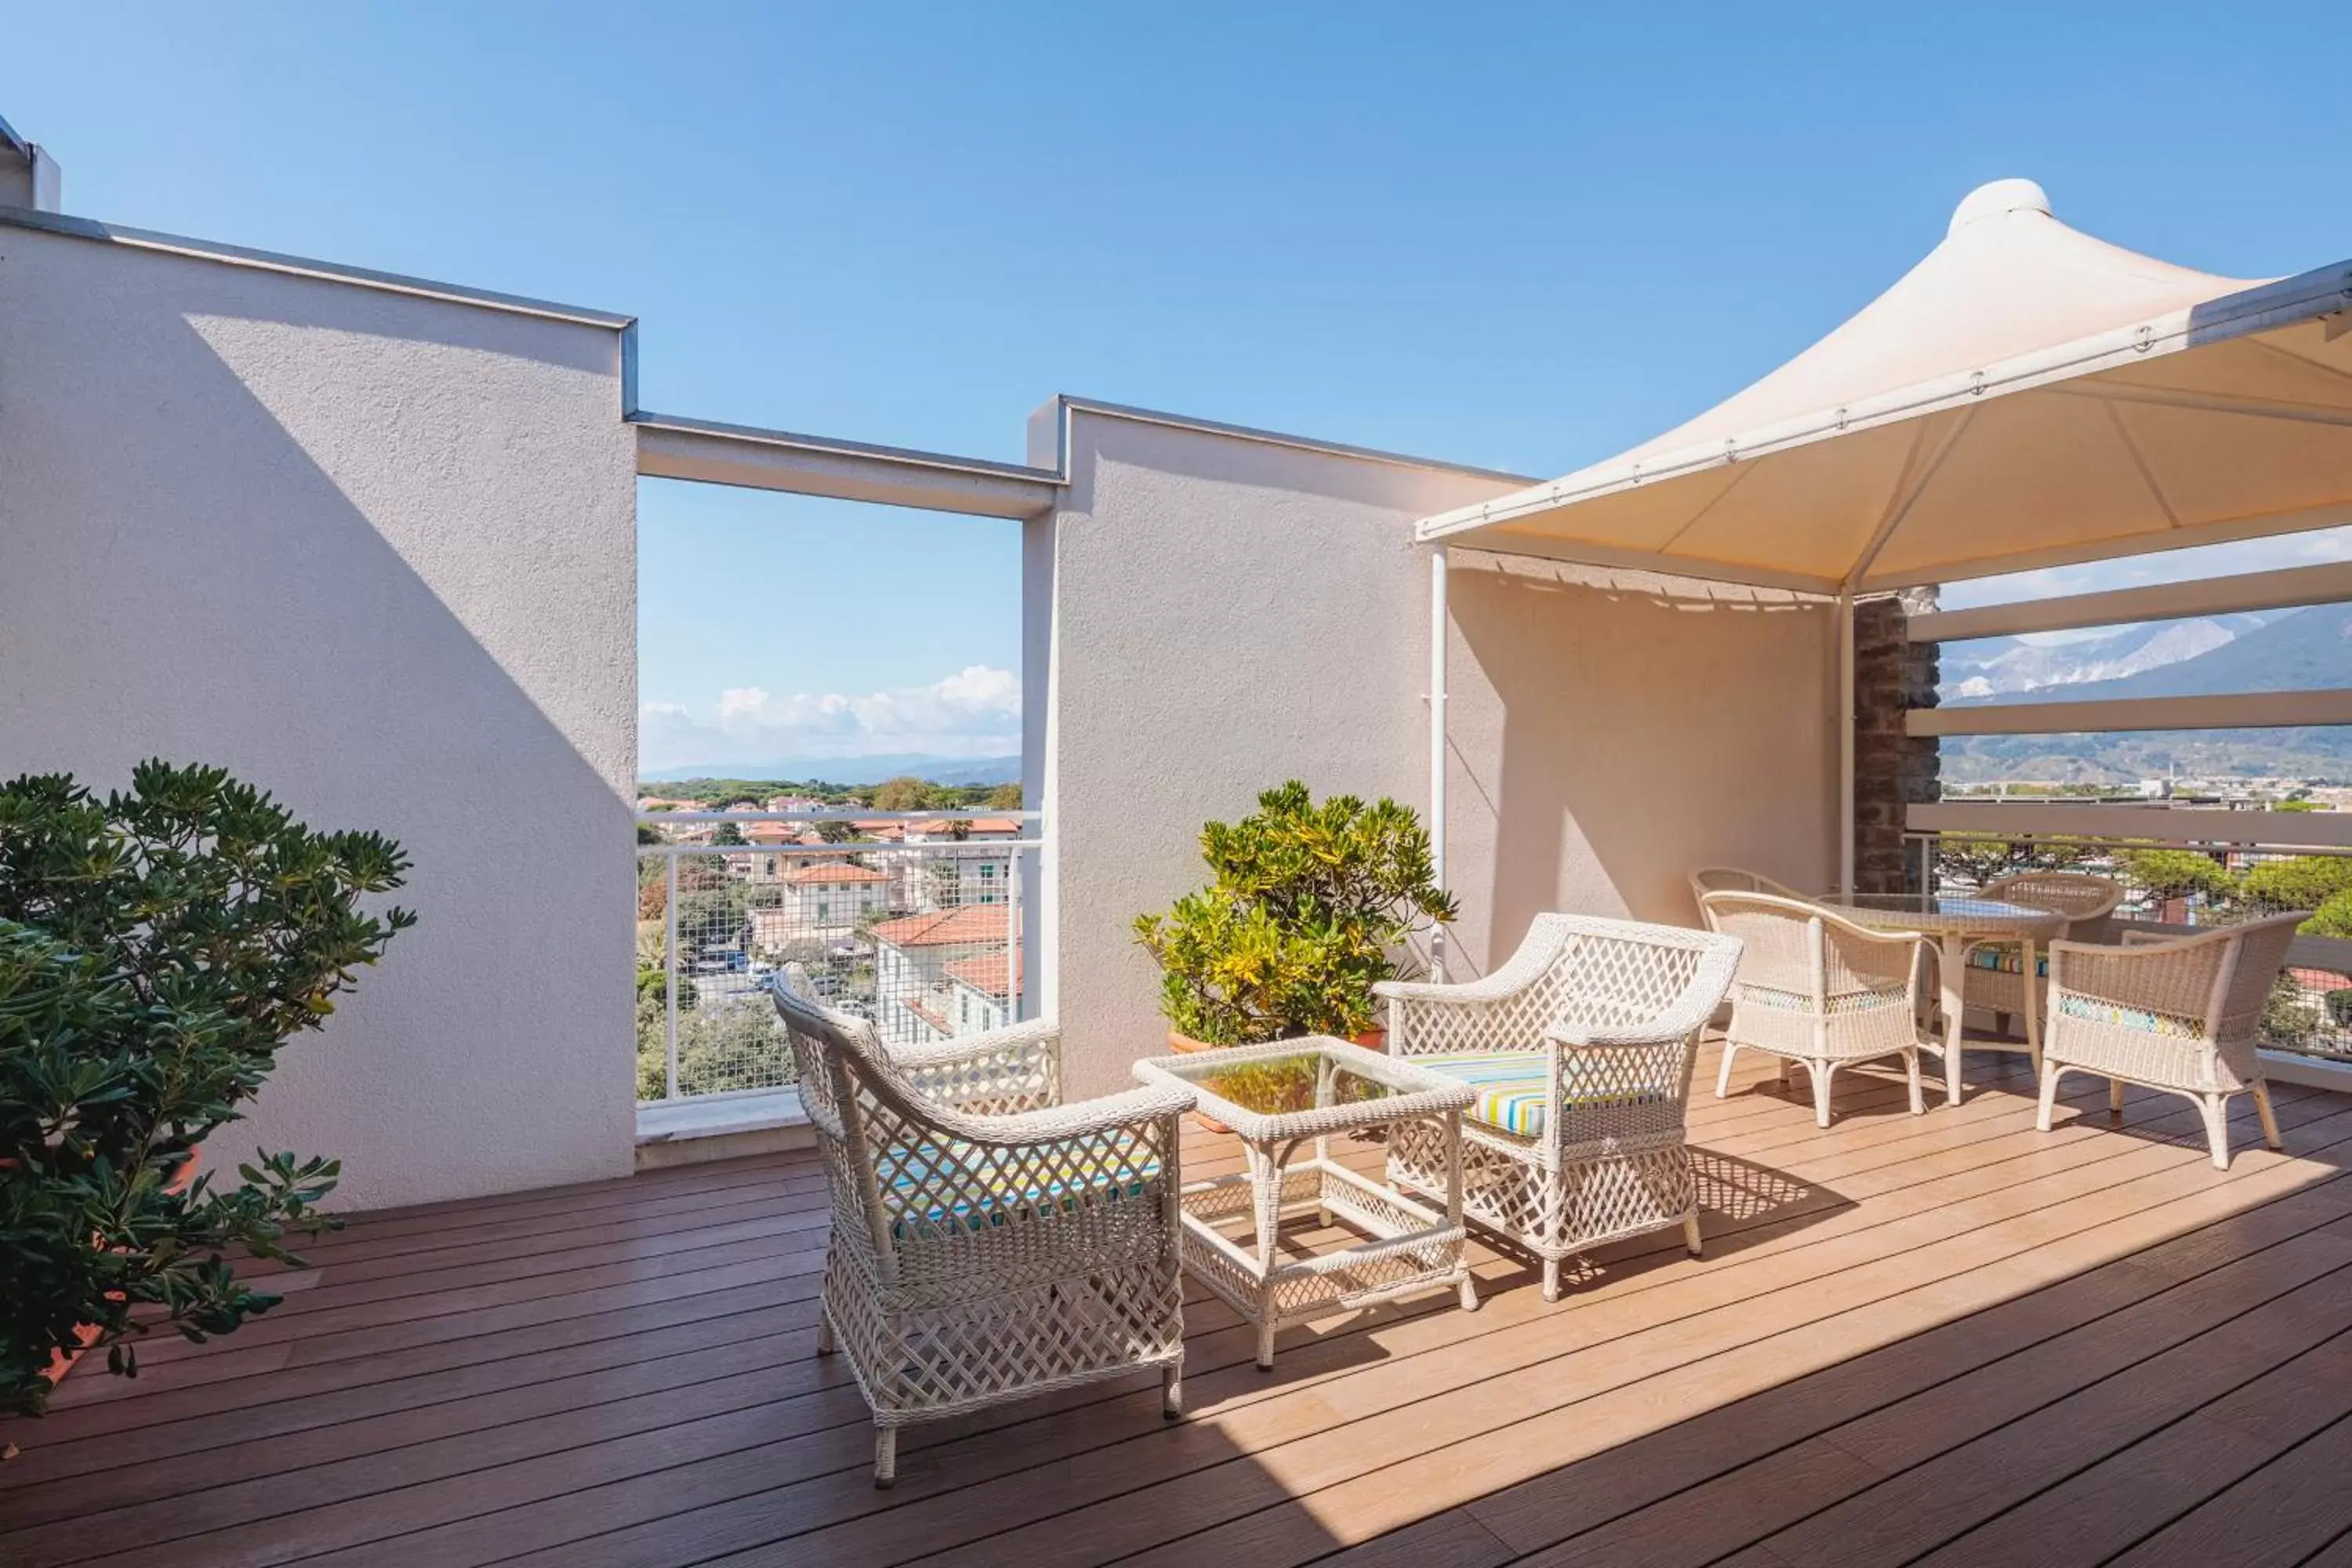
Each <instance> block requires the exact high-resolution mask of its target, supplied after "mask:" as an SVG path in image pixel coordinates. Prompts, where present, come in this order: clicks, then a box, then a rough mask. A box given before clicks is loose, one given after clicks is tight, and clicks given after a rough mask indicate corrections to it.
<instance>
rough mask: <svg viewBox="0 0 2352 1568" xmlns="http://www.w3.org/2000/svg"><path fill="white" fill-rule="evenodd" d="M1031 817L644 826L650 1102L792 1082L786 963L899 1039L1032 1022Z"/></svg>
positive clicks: (1034, 841)
mask: <svg viewBox="0 0 2352 1568" xmlns="http://www.w3.org/2000/svg"><path fill="white" fill-rule="evenodd" d="M1037 821H1038V817H1037V814H1036V813H1034V812H1022V811H990V810H986V809H982V808H974V809H972V810H968V811H923V812H871V811H866V812H850V811H831V810H827V811H804V812H788V813H775V812H686V811H677V812H664V811H654V812H643V813H640V814H639V815H638V816H637V824H638V840H639V842H638V846H637V911H636V912H637V1013H636V1017H637V1096H638V1100H639V1102H640V1103H641V1104H648V1105H650V1104H659V1103H662V1102H664V1101H671V1100H686V1099H709V1098H712V1097H715V1096H720V1095H740V1094H757V1093H766V1092H772V1091H773V1090H775V1089H782V1088H785V1087H788V1086H789V1085H790V1084H791V1083H792V1081H793V1065H792V1057H791V1053H790V1052H789V1051H788V1050H787V1049H786V1047H785V1042H784V1036H783V1030H782V1027H781V1026H780V1025H779V1024H778V1022H777V1018H776V1012H775V1008H774V1006H773V1005H772V1003H771V1002H770V1000H769V997H768V986H769V984H771V982H772V977H773V976H774V975H775V974H776V973H778V972H779V971H780V970H782V967H783V966H784V965H785V964H787V963H799V964H801V965H803V967H804V968H805V969H806V970H807V971H808V973H809V975H810V978H811V981H812V982H813V984H814V985H815V986H816V988H817V990H818V992H819V993H820V994H823V995H824V997H825V998H826V999H827V1000H828V1001H830V1002H832V1003H833V1005H835V1006H838V1007H842V1008H844V1009H845V1010H847V1011H850V1012H853V1013H856V1014H859V1015H860V1016H865V1017H867V1018H871V1019H872V1020H874V1023H875V1026H876V1027H877V1029H878V1030H879V1031H880V1033H881V1036H882V1037H883V1039H884V1040H885V1041H887V1042H889V1043H892V1044H921V1043H925V1042H928V1041H932V1040H940V1039H947V1038H951V1037H955V1036H958V1035H968V1034H977V1033H979V1032H980V1031H981V1030H982V1029H987V1028H994V1027H998V1026H1003V1025H1005V1024H1008V1023H1013V1022H1016V1021H1018V1020H1020V1019H1022V1018H1024V1017H1026V1016H1029V1015H1030V1012H1031V1008H1030V1005H1029V988H1030V984H1031V978H1030V976H1029V975H1028V974H1027V973H1026V969H1027V966H1026V965H1025V964H1024V963H1023V962H1022V956H1021V953H1022V938H1023V933H1024V906H1025V903H1026V899H1027V890H1028V889H1031V888H1033V887H1034V886H1035V882H1036V864H1035V859H1034V857H1035V853H1036V851H1037V850H1038V849H1040V848H1042V847H1044V840H1043V839H1042V838H1041V837H1038V836H1037V831H1036V824H1037Z"/></svg>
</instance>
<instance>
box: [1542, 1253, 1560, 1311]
mask: <svg viewBox="0 0 2352 1568" xmlns="http://www.w3.org/2000/svg"><path fill="white" fill-rule="evenodd" d="M1543 1297H1544V1300H1547V1301H1557V1300H1559V1258H1545V1259H1544V1279H1543Z"/></svg>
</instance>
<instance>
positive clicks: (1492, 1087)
mask: <svg viewBox="0 0 2352 1568" xmlns="http://www.w3.org/2000/svg"><path fill="white" fill-rule="evenodd" d="M1412 1065H1413V1066H1415V1067H1419V1068H1428V1069H1429V1070H1430V1071H1432V1072H1437V1073H1444V1075H1445V1076H1446V1077H1447V1078H1451V1079H1460V1080H1461V1081H1462V1082H1464V1083H1466V1084H1468V1085H1469V1086H1470V1087H1471V1088H1472V1089H1475V1090H1476V1091H1477V1095H1478V1098H1477V1099H1476V1100H1473V1101H1471V1103H1470V1109H1469V1110H1466V1111H1465V1112H1463V1114H1464V1115H1465V1116H1467V1117H1469V1118H1470V1119H1471V1120H1472V1121H1483V1122H1485V1123H1486V1125H1488V1126H1489V1127H1496V1128H1500V1129H1501V1130H1502V1131H1506V1132H1510V1133H1515V1134H1517V1136H1519V1137H1521V1138H1540V1137H1542V1136H1543V1131H1544V1124H1545V1121H1546V1117H1545V1106H1544V1093H1545V1089H1546V1087H1547V1076H1546V1075H1547V1072H1548V1069H1547V1068H1546V1066H1545V1062H1544V1058H1543V1057H1542V1056H1541V1055H1539V1054H1538V1053H1535V1052H1531V1051H1465V1052H1460V1053H1457V1054H1454V1055H1450V1056H1434V1057H1414V1058H1412ZM1579 1067H1580V1063H1579V1062H1578V1061H1577V1060H1576V1058H1573V1057H1570V1058H1569V1060H1568V1063H1567V1066H1566V1068H1565V1070H1564V1071H1563V1073H1562V1076H1561V1079H1560V1085H1559V1092H1560V1097H1561V1098H1562V1099H1563V1100H1566V1101H1567V1102H1568V1103H1569V1104H1570V1105H1623V1104H1628V1103H1630V1102H1632V1101H1633V1100H1647V1099H1650V1098H1651V1097H1652V1094H1651V1091H1643V1090H1624V1089H1619V1090H1615V1091H1613V1092H1612V1091H1591V1090H1585V1089H1580V1085H1579V1084H1578V1082H1577V1072H1578V1068H1579ZM1657 1092H1663V1091H1657Z"/></svg>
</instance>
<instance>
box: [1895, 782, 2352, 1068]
mask: <svg viewBox="0 0 2352 1568" xmlns="http://www.w3.org/2000/svg"><path fill="white" fill-rule="evenodd" d="M2137 815H2138V816H2143V817H2145V818H2147V820H2148V824H2149V826H2148V831H2147V832H2146V833H2145V834H2143V833H2138V832H2135V833H2134V834H2133V835H2132V836H2131V837H2128V838H2121V837H2089V836H2066V835H2059V834H2048V833H2043V834H2033V833H2021V832H2016V831H2003V832H1996V831H1992V830H1990V829H1982V828H1979V829H1969V830H1965V831H1960V830H1954V831H1946V832H1940V833H1938V832H1913V833H1906V834H1905V835H1904V840H1905V843H1906V846H1907V847H1908V849H1909V852H1910V854H1911V855H1912V856H1913V857H1914V858H1913V859H1912V862H1911V864H1912V866H1913V867H1914V868H1915V873H1916V876H1917V878H1918V879H1919V885H1920V886H1921V887H1924V888H1929V889H1937V890H1938V891H1969V890H1973V889H1976V888H1979V887H1981V886H1983V885H1984V884H1985V883H1986V882H1989V881H1991V880H1992V879H1995V878H1997V877H2002V876H2008V875H2010V874H2011V873H2013V872H2018V871H2029V870H2069V871H2084V872H2088V873H2090V874H2091V875H2093V876H2099V877H2106V878H2109V879H2112V880H2115V881H2116V882H2119V883H2121V884H2122V885H2123V888H2124V901H2123V903H2122V904H2121V905H2119V906H2118V907H2117V909H2116V917H2115V918H2116V924H2117V926H2118V927H2121V928H2125V929H2137V930H2142V931H2179V932H2183V933H2186V932H2189V931H2197V930H2201V929H2207V928H2210V927H2212V926H2217V925H2228V924H2231V923H2232V922H2234V921H2242V920H2249V919H2252V918H2255V917H2257V916H2260V915H2263V914H2272V913H2277V912H2280V911H2282V910H2290V909H2303V908H2310V907H2314V906H2315V905H2320V904H2324V903H2326V901H2327V899H2328V898H2329V896H2331V893H2332V892H2333V891H2335V890H2339V889H2352V847H2344V846H2336V845H2324V844H2323V845H2290V844H2270V843H2250V842H2248V841H2246V840H2245V839H2244V838H2242V837H2238V835H2239V834H2240V833H2241V832H2242V827H2241V826H2239V825H2240V824H2242V823H2243V822H2244V820H2245V819H2246V818H2247V817H2248V816H2253V815H2255V814H2252V813H2236V812H2203V811H2168V812H2158V811H2149V812H2144V813H2139V814H2137ZM2263 815H2264V816H2268V815H2270V814H2263ZM2313 815H2316V814H2313ZM2265 868H2267V869H2265ZM2347 903H2352V898H2347ZM2326 923H2327V924H2328V925H2329V926H2331V927H2332V926H2333V924H2334V921H2328V922H2326ZM2344 929H2347V930H2352V924H2347V926H2346V927H2345V928H2344ZM2263 1031H2264V1034H2265V1037H2266V1038H2265V1042H2264V1043H2265V1044H2266V1045H2268V1046H2269V1047H2272V1048H2273V1049H2274V1050H2280V1051H2291V1052H2295V1053H2299V1054H2302V1055H2305V1056H2312V1057H2321V1058H2330V1059H2334V1060H2352V940H2347V939H2345V938H2341V937H2336V936H2330V935H2327V934H2326V933H2325V931H2313V930H2311V929H2310V927H2309V926H2306V927H2305V931H2304V932H2303V933H2302V934H2300V935H2298V936H2297V937H2296V938H2295V940H2294V946H2293V947H2292V948H2290V949H2289V950H2288V954H2287V969H2286V973H2284V975H2282V976H2281V978H2280V985H2279V989H2278V992H2277V994H2276V995H2275V996H2274V997H2273V1002H2272V1005H2271V1007H2270V1009H2269V1011H2268V1012H2267V1013H2266V1014H2265V1015H2264V1016H2263Z"/></svg>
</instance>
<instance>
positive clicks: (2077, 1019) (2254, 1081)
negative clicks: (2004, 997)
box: [2035, 910, 2311, 1171]
mask: <svg viewBox="0 0 2352 1568" xmlns="http://www.w3.org/2000/svg"><path fill="white" fill-rule="evenodd" d="M2310 918H2311V911H2310V910H2297V911H2295V912H2294V913H2292V914H2284V915H2277V916H2274V917H2273V918H2271V919H2269V920H2261V921H2248V922H2246V923H2245V924H2244V925H2237V926H2224V927H2223V928H2221V930H2219V931H2210V932H2208V933H2206V934H2204V935H2201V936H2186V937H2167V936H2163V935H2160V934H2158V933H2156V932H2151V931H2126V932H2125V933H2124V945H2123V946H2121V947H2094V946H2091V945H2089V944H2087V943H2084V942H2053V943H2051V944H2050V1016H2049V1019H2048V1022H2047V1024H2046V1026H2045V1027H2044V1028H2043V1031H2042V1110H2041V1115H2040V1118H2039V1119H2038V1121H2036V1123H2035V1124H2036V1125H2037V1126H2039V1127H2040V1128H2041V1129H2042V1131H2044V1132H2047V1131H2050V1120H2051V1115H2052V1112H2053V1110H2054V1109H2055V1108H2056V1105H2057V1100H2058V1080H2059V1079H2062V1078H2063V1077H2064V1076H2065V1075H2066V1074H2068V1073H2070V1072H2092V1073H2099V1074H2101V1075H2103V1076H2105V1078H2106V1079H2107V1080H2108V1089H2107V1094H2108V1100H2107V1103H2108V1106H2109V1108H2110V1109H2111V1110H2121V1109H2122V1108H2123V1097H2124V1085H2126V1084H2127V1083H2136V1084H2138V1085H2140V1086H2141V1087H2142V1088H2144V1089H2162V1090H2163V1091H2165V1092H2166V1093H2168V1094H2179V1095H2186V1096H2187V1097H2188V1098H2189V1100H2193V1101H2195V1102H2196V1105H2197V1109H2198V1110H2200V1111H2201V1112H2202V1113H2203V1115H2204V1118H2205V1138H2206V1142H2208V1143H2209V1144H2210V1146H2211V1148H2212V1151H2213V1163H2214V1165H2215V1166H2216V1168H2218V1169H2221V1170H2224V1171H2226V1170H2228V1169H2229V1168H2230V1097H2231V1095H2233V1094H2251V1095H2252V1096H2253V1097H2254V1110H2255V1111H2256V1112H2257V1113H2258V1114H2259V1115H2260V1116H2261V1117H2262V1121H2263V1142H2265V1143H2267V1144H2268V1145H2269V1146H2270V1147H2272V1148H2273V1149H2275V1148H2277V1147H2279V1131H2278V1121H2277V1119H2276V1118H2275V1117H2273V1115H2272V1114H2271V1091H2270V1086H2269V1084H2268V1083H2266V1082H2265V1081H2264V1080H2263V1060H2262V1056H2261V1054H2260V1052H2259V1050H2258V1049H2257V1047H2258V1046H2259V1044H2260V1042H2261V1036H2262V1022H2263V1007H2264V1006H2265V1005H2267V1004H2268V1002H2269V1001H2270V994H2271V986H2272V985H2273V984H2274V983H2275V982H2276V981H2277V979H2278V976H2279V971H2280V970H2281V969H2283V968H2284V967H2285V965H2286V957H2287V949H2288V947H2289V946H2290V945H2291V944H2292V943H2293V942H2294V930H2295V927H2297V926H2299V925H2301V924H2302V923H2303V922H2304V921H2307V920H2309V919H2310Z"/></svg>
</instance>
